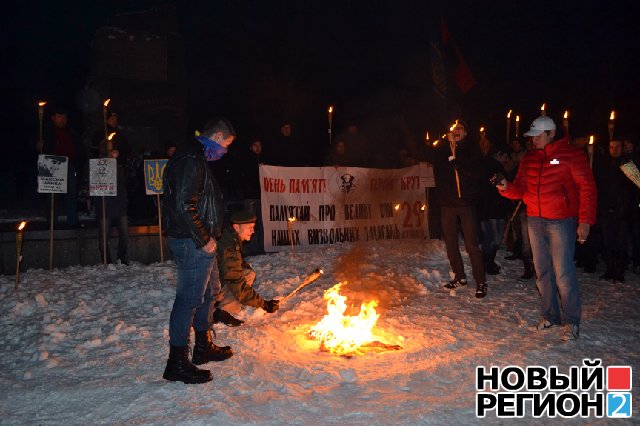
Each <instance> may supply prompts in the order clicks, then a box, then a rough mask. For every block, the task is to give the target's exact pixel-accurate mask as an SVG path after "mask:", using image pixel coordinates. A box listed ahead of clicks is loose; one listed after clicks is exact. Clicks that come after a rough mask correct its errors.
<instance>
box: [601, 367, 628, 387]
mask: <svg viewBox="0 0 640 426" xmlns="http://www.w3.org/2000/svg"><path fill="white" fill-rule="evenodd" d="M607 390H610V391H628V390H631V367H623V366H612V367H607Z"/></svg>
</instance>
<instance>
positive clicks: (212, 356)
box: [192, 330, 233, 365]
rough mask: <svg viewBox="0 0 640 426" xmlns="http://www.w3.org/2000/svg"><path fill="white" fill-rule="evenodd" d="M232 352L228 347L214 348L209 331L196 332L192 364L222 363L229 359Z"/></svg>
mask: <svg viewBox="0 0 640 426" xmlns="http://www.w3.org/2000/svg"><path fill="white" fill-rule="evenodd" d="M232 355H233V351H232V350H231V347H230V346H222V347H220V346H216V345H214V344H213V341H212V339H211V330H207V331H196V345H195V346H194V347H193V359H192V362H193V363H194V364H196V365H200V364H205V363H207V362H209V361H224V360H225V359H228V358H231V356H232Z"/></svg>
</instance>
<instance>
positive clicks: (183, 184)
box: [162, 117, 235, 383]
mask: <svg viewBox="0 0 640 426" xmlns="http://www.w3.org/2000/svg"><path fill="white" fill-rule="evenodd" d="M234 139H235V130H234V129H233V126H232V125H231V123H230V122H229V121H228V120H227V119H225V118H222V117H216V118H214V119H212V120H210V121H209V122H208V123H207V124H206V125H205V127H204V130H203V131H202V133H200V134H199V135H198V136H197V137H196V140H195V141H193V142H192V143H191V144H189V145H188V146H186V147H185V148H183V149H180V150H178V152H177V153H176V154H175V155H174V156H173V157H171V159H170V160H169V163H168V164H167V167H166V169H165V172H164V175H163V187H164V196H163V199H162V212H163V218H164V229H165V230H166V232H167V236H168V237H169V247H170V249H171V252H172V253H173V257H174V259H175V262H176V268H177V277H178V282H177V284H176V298H175V301H174V302H173V309H172V310H171V317H170V319H169V345H170V350H169V359H168V360H167V366H166V368H165V370H164V374H163V375H162V377H163V378H164V379H166V380H170V381H181V382H184V383H205V382H209V381H211V380H213V377H212V376H211V372H210V371H209V370H200V369H199V368H197V367H195V365H200V364H204V363H206V362H209V361H223V360H225V359H227V358H229V357H231V356H232V355H233V351H232V350H231V348H230V347H229V346H223V347H219V346H216V345H214V344H213V342H212V336H211V326H212V325H213V311H214V309H215V301H216V298H217V296H218V293H220V279H219V277H218V275H217V273H215V272H217V268H216V244H217V243H216V240H217V239H219V238H220V235H221V233H222V223H223V216H224V206H223V202H222V191H221V190H220V188H219V186H218V184H217V183H216V181H215V179H214V178H213V175H212V173H211V170H210V169H209V166H208V164H207V161H215V160H218V159H220V158H221V157H222V156H223V155H224V154H225V153H226V152H227V148H228V146H229V145H231V143H232V142H233V140H234ZM214 271H215V272H214ZM192 326H193V329H194V330H195V337H196V343H195V347H194V349H193V359H192V361H190V360H189V334H190V331H191V327H192ZM194 364H195V365H194Z"/></svg>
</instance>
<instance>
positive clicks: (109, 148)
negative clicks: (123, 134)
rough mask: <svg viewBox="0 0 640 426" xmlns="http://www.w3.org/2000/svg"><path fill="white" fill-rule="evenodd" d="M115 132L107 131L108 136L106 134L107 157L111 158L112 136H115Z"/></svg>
mask: <svg viewBox="0 0 640 426" xmlns="http://www.w3.org/2000/svg"><path fill="white" fill-rule="evenodd" d="M115 135H116V132H112V133H109V136H107V143H106V148H107V157H109V158H111V151H113V142H112V140H113V138H114V137H115Z"/></svg>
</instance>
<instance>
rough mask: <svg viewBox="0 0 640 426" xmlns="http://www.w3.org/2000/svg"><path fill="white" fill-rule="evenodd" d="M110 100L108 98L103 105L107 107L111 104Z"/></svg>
mask: <svg viewBox="0 0 640 426" xmlns="http://www.w3.org/2000/svg"><path fill="white" fill-rule="evenodd" d="M109 102H111V99H107V100H106V101H104V103H103V104H102V105H104V107H105V108H106V107H108V106H109Z"/></svg>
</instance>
